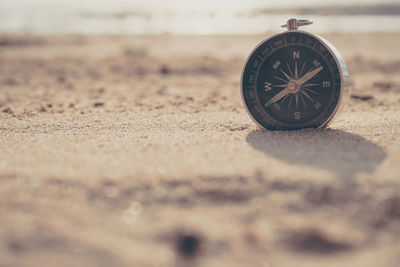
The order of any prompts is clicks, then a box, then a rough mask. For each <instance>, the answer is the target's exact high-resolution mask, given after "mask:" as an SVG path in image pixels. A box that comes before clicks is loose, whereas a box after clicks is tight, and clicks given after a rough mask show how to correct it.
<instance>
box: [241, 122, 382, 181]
mask: <svg viewBox="0 0 400 267" xmlns="http://www.w3.org/2000/svg"><path fill="white" fill-rule="evenodd" d="M246 141H247V143H249V144H250V145H251V146H252V147H254V148H255V149H257V150H259V151H262V152H264V153H265V154H266V155H268V156H270V157H273V158H276V159H279V160H281V161H284V162H287V163H289V164H296V165H300V166H301V165H304V166H311V167H315V168H321V169H326V170H330V171H332V172H334V173H335V174H336V175H337V177H338V178H341V179H342V180H343V181H346V182H352V181H354V178H355V176H356V175H357V174H358V173H372V172H373V171H374V170H375V168H376V167H377V166H378V165H379V164H380V163H381V162H382V161H383V160H384V159H385V158H386V155H387V154H386V152H385V151H384V150H383V149H382V148H381V147H379V146H378V145H376V144H374V143H372V142H371V141H368V140H366V139H365V138H364V137H362V136H359V135H356V134H351V133H346V132H344V131H341V130H330V129H327V130H312V129H306V130H301V131H264V130H254V131H252V132H250V133H249V134H248V135H247V137H246Z"/></svg>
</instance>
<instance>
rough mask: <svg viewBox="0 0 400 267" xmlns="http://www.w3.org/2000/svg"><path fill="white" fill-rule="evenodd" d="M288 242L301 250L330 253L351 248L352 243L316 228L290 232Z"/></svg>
mask: <svg viewBox="0 0 400 267" xmlns="http://www.w3.org/2000/svg"><path fill="white" fill-rule="evenodd" d="M285 241H286V242H285V243H286V244H287V245H289V246H290V247H291V248H292V249H294V250H297V251H299V252H310V253H321V254H329V253H335V252H340V251H346V250H349V249H351V245H350V244H348V243H346V242H342V241H337V240H332V239H331V238H330V237H328V236H327V235H325V234H324V233H322V232H320V231H318V230H316V229H305V230H302V231H295V232H291V233H289V234H288V238H287V239H286V240H285Z"/></svg>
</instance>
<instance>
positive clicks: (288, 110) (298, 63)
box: [242, 31, 341, 130]
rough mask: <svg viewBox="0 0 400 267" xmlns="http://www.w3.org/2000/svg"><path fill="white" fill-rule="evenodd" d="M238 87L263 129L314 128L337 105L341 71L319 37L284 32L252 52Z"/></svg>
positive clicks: (325, 121) (251, 112)
mask: <svg viewBox="0 0 400 267" xmlns="http://www.w3.org/2000/svg"><path fill="white" fill-rule="evenodd" d="M242 90H243V99H244V102H245V104H246V107H247V109H248V111H249V113H250V115H251V116H252V117H253V118H254V119H255V120H256V121H257V122H258V123H259V124H260V125H261V126H263V127H264V128H267V129H278V130H282V129H300V128H318V127H321V126H323V125H325V124H326V123H327V122H328V121H329V120H330V119H331V118H332V115H333V114H334V113H335V112H336V110H337V106H338V104H339V101H340V95H341V75H340V71H339V66H338V64H337V61H336V59H335V57H334V55H333V54H332V53H331V51H330V50H329V49H328V48H327V46H326V45H325V44H323V43H322V42H321V41H320V40H319V39H317V38H315V37H314V36H313V35H310V34H308V33H305V32H300V31H295V32H286V33H282V34H279V35H277V36H275V37H273V38H271V39H268V40H267V41H265V42H263V43H262V44H261V45H260V46H258V47H257V48H256V50H255V51H254V52H253V53H252V54H251V56H250V57H249V59H248V61H247V64H246V66H245V69H244V72H243V77H242Z"/></svg>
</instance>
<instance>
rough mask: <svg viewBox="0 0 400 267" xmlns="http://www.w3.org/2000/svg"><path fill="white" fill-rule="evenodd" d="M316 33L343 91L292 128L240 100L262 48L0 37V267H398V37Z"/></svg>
mask: <svg viewBox="0 0 400 267" xmlns="http://www.w3.org/2000/svg"><path fill="white" fill-rule="evenodd" d="M267 35H268V34H266V36H267ZM322 36H323V37H325V38H326V39H328V40H330V41H331V42H332V43H333V44H334V45H335V46H336V47H337V48H338V49H339V50H340V51H341V52H342V54H343V56H344V58H345V59H346V61H347V63H348V67H349V70H350V89H351V90H352V92H351V95H348V97H347V98H346V99H345V100H344V103H343V110H342V112H341V113H340V114H338V116H337V118H336V120H335V121H334V122H333V123H332V124H331V125H330V127H329V128H328V129H326V130H320V131H315V130H302V131H294V132H269V131H263V130H261V129H259V128H257V126H256V125H255V124H254V123H253V121H252V120H251V119H250V117H249V116H248V115H247V113H246V111H245V109H244V107H243V104H242V102H241V97H240V84H239V83H240V75H241V70H242V66H243V64H244V62H245V59H246V57H247V55H248V53H249V52H250V51H251V50H252V48H253V47H254V46H255V45H256V44H257V43H258V42H260V41H261V40H262V39H263V38H264V37H265V36H169V35H162V36H75V35H68V36H26V35H24V36H22V35H8V36H1V37H0V185H1V186H0V226H1V227H0V266H2V267H3V266H33V267H35V266H58V267H62V266H264V267H286V266H287V267H292V266H335V267H336V266H362V267H369V266H371V267H372V266H373V267H376V266H382V267H386V266H387V267H395V266H399V265H400V254H399V251H400V245H399V242H398V241H399V238H400V195H399V193H400V187H399V186H400V180H399V178H400V177H399V176H400V138H399V135H400V130H399V126H400V75H399V74H400V47H399V46H398V44H399V43H400V34H396V33H386V34H379V33H377V34H372V33H371V34H353V35H350V34H323V35H322Z"/></svg>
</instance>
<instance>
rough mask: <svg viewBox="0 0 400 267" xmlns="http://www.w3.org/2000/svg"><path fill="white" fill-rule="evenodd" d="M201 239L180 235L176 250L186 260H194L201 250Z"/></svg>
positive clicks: (189, 235)
mask: <svg viewBox="0 0 400 267" xmlns="http://www.w3.org/2000/svg"><path fill="white" fill-rule="evenodd" d="M200 244H201V239H200V237H199V236H197V235H194V234H180V235H179V236H178V238H177V240H176V249H177V251H178V253H179V254H180V255H181V256H182V257H184V258H193V257H195V256H196V255H197V253H198V252H199V249H200Z"/></svg>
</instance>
